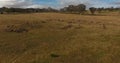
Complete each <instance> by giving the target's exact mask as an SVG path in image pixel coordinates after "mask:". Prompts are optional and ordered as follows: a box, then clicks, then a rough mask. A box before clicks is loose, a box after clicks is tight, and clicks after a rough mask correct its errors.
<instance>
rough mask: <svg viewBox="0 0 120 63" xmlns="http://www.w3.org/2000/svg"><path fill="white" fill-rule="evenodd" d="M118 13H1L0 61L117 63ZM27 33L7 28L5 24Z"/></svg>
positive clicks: (119, 42)
mask: <svg viewBox="0 0 120 63" xmlns="http://www.w3.org/2000/svg"><path fill="white" fill-rule="evenodd" d="M119 18H120V16H118V15H114V16H112V15H111V16H109V15H105V16H103V15H101V16H90V15H75V14H60V13H40V14H39V13H36V14H16V15H12V14H9V15H0V63H120V19H119ZM11 25H14V26H16V28H18V29H19V28H20V27H21V28H25V29H27V30H28V32H20V33H18V32H15V31H6V29H7V27H8V26H11Z"/></svg>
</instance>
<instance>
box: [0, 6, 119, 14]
mask: <svg viewBox="0 0 120 63" xmlns="http://www.w3.org/2000/svg"><path fill="white" fill-rule="evenodd" d="M88 10H89V11H90V12H91V14H95V12H98V13H102V12H107V11H109V12H113V11H120V8H114V7H109V8H104V7H101V8H95V7H90V8H89V9H88V8H87V6H86V5H84V4H79V5H68V6H67V7H64V8H61V9H59V10H58V9H54V8H51V7H48V8H7V7H2V8H0V14H4V13H39V12H63V13H77V14H84V13H85V12H87V11H88Z"/></svg>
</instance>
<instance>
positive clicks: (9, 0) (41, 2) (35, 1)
mask: <svg viewBox="0 0 120 63" xmlns="http://www.w3.org/2000/svg"><path fill="white" fill-rule="evenodd" d="M71 4H73V5H77V4H85V5H86V6H87V7H112V6H113V7H120V0H0V7H15V8H47V7H53V8H62V7H65V6H68V5H71Z"/></svg>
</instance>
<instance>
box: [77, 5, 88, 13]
mask: <svg viewBox="0 0 120 63" xmlns="http://www.w3.org/2000/svg"><path fill="white" fill-rule="evenodd" d="M76 8H77V11H78V12H79V13H80V14H81V13H83V12H84V11H85V10H86V5H84V4H79V5H77V6H76Z"/></svg>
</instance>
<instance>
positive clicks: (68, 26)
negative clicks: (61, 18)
mask: <svg viewBox="0 0 120 63" xmlns="http://www.w3.org/2000/svg"><path fill="white" fill-rule="evenodd" d="M72 27H73V25H71V24H69V25H66V26H63V27H62V28H61V29H70V28H72Z"/></svg>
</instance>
